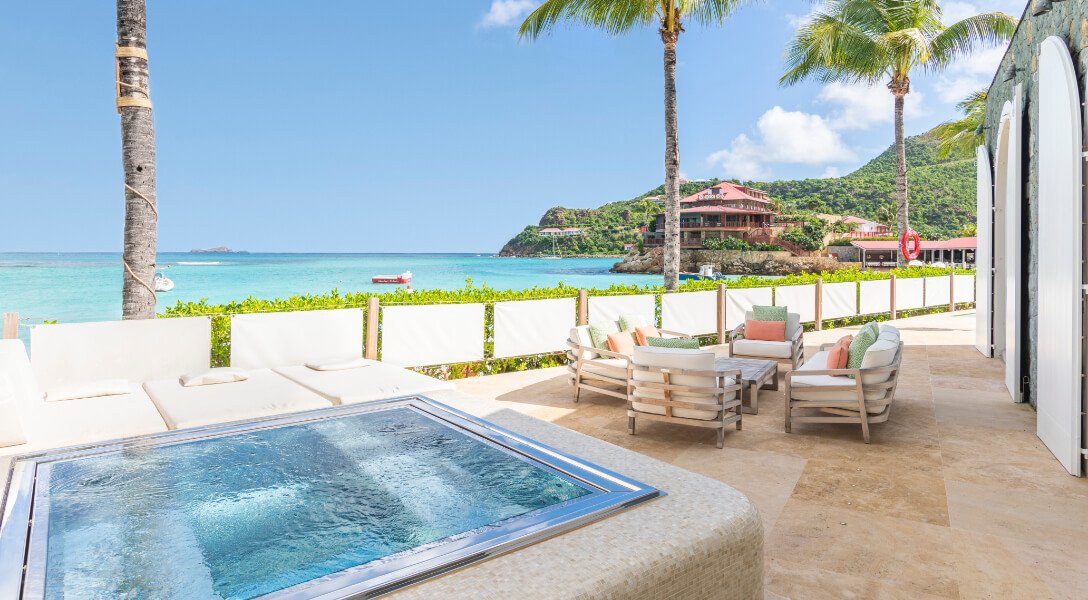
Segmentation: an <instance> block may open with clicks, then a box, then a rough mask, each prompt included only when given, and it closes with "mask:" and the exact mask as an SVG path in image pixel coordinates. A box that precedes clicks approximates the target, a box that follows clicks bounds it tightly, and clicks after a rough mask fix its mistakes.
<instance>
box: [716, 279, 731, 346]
mask: <svg viewBox="0 0 1088 600" xmlns="http://www.w3.org/2000/svg"><path fill="white" fill-rule="evenodd" d="M727 341H729V340H728V338H727V337H726V331H725V284H724V283H719V284H718V343H719V344H724V343H726V342H727Z"/></svg>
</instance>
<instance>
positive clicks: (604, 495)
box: [0, 395, 664, 600]
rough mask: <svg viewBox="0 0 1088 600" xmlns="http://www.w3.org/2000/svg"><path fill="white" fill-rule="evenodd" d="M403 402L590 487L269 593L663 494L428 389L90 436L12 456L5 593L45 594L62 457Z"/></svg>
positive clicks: (341, 581) (356, 585) (401, 578)
mask: <svg viewBox="0 0 1088 600" xmlns="http://www.w3.org/2000/svg"><path fill="white" fill-rule="evenodd" d="M401 407H404V408H410V409H413V410H415V411H417V412H418V413H420V414H422V415H425V416H427V417H429V418H431V419H434V420H436V421H440V422H442V423H444V424H446V425H447V426H449V427H452V428H455V429H459V430H462V431H464V432H467V433H468V434H470V435H472V436H473V437H475V438H477V439H479V440H481V441H484V442H486V443H488V444H490V445H492V446H494V447H497V448H499V449H501V450H504V451H506V452H508V453H510V454H513V455H516V456H519V457H520V458H521V459H522V460H526V461H529V462H532V463H535V464H537V465H538V466H541V467H543V468H545V469H547V470H549V471H551V472H554V473H557V474H559V475H561V476H563V477H564V478H569V479H571V480H574V481H577V482H580V483H581V484H583V487H587V488H589V489H590V490H591V491H590V493H589V494H587V495H585V496H582V497H580V498H576V499H574V500H570V501H568V502H564V503H561V504H558V505H555V506H552V507H547V508H544V509H541V510H538V511H534V512H532V513H529V514H528V515H523V516H522V517H515V518H513V519H509V520H507V521H504V522H502V523H500V524H498V525H496V526H493V527H489V528H484V530H483V531H480V532H478V533H475V534H472V535H468V536H465V537H460V538H458V537H456V536H455V537H454V538H453V539H447V541H443V542H439V543H437V544H435V545H432V546H430V547H428V548H426V549H423V550H409V551H407V552H405V553H401V554H398V555H394V556H393V557H388V558H386V559H383V560H381V561H375V563H370V564H369V565H359V566H356V567H352V568H349V569H346V570H344V571H340V572H337V573H332V574H329V575H326V576H324V577H321V578H318V579H314V580H311V581H308V582H304V583H301V584H298V585H295V586H292V587H289V588H285V589H282V590H279V591H276V592H273V593H271V594H268V595H266V596H263V597H262V598H266V599H275V600H280V599H315V598H320V599H322V600H332V599H334V598H337V599H339V598H371V597H375V596H379V595H382V594H386V593H389V592H392V591H395V590H398V589H401V588H403V587H406V586H408V585H413V584H415V583H419V582H421V581H425V580H427V579H429V578H432V577H436V576H439V575H442V574H445V573H447V572H449V571H451V570H454V569H458V568H461V567H464V566H467V565H470V564H472V563H475V562H478V561H481V560H485V559H487V558H490V557H493V556H496V555H499V554H502V553H505V552H510V551H512V550H516V549H518V548H521V547H524V546H527V545H530V544H533V543H536V542H539V541H541V540H543V539H546V538H549V537H552V536H555V535H558V534H560V533H563V532H566V531H569V530H571V529H575V528H577V527H581V526H583V525H585V524H587V523H589V522H592V521H595V520H598V519H601V518H604V517H606V516H609V515H612V514H615V513H617V512H620V511H623V510H626V509H628V508H630V507H632V506H635V505H637V504H640V503H642V502H645V501H647V500H650V499H653V498H656V497H658V496H662V495H664V494H663V492H661V491H659V490H657V489H655V488H653V487H651V486H648V485H646V484H643V483H640V482H638V481H635V480H633V479H630V478H628V477H625V476H623V475H620V474H618V473H615V472H613V471H610V470H608V469H605V468H603V467H600V466H598V465H595V464H593V463H590V462H587V461H584V460H581V459H579V458H577V457H574V456H572V455H570V454H567V453H565V452H562V451H559V450H557V449H555V448H551V447H549V446H546V445H544V444H541V443H539V442H536V441H533V440H531V439H529V438H526V437H524V436H521V435H519V434H516V433H514V432H512V431H510V430H507V429H504V428H502V427H499V426H498V425H495V424H493V423H490V422H488V421H486V420H484V419H481V418H478V417H475V416H473V415H470V414H468V413H465V412H463V411H460V410H457V409H455V408H453V407H451V406H448V405H445V404H443V403H441V402H437V401H435V400H433V399H431V398H428V397H426V396H420V395H414V396H404V397H399V398H391V399H388V400H380V401H375V402H368V403H363V404H356V405H348V406H335V407H330V408H321V409H316V410H310V411H305V412H300V413H292V414H289V415H280V416H274V417H263V418H258V419H249V420H246V421H237V422H234V423H227V424H219V425H209V426H205V427H197V428H192V429H185V430H178V431H169V432H164V433H157V434H151V435H145V436H139V437H134V438H127V439H124V440H114V441H108V442H102V443H96V444H84V445H79V446H71V447H67V448H61V449H55V450H48V451H43V452H36V453H29V454H24V455H21V456H17V457H15V458H14V459H13V461H12V463H11V467H10V473H9V475H10V477H9V483H8V486H7V488H6V490H5V494H4V497H3V521H2V524H0V597H2V598H22V599H25V600H38V599H40V598H43V597H44V594H45V565H46V542H47V535H48V527H44V526H43V527H34V522H35V521H37V522H38V523H41V524H43V525H44V524H46V523H48V507H49V502H48V478H49V474H50V472H51V468H52V464H54V463H56V462H60V461H66V460H73V459H78V458H87V457H91V456H96V455H101V454H110V453H115V452H120V451H125V450H133V449H139V448H152V447H159V446H167V445H174V444H181V443H186V442H192V441H197V440H202V439H209V438H218V437H224V436H229V435H232V434H237V433H242V432H251V431H260V430H264V429H272V428H277V427H285V426H290V425H299V424H303V423H307V422H312V421H321V420H327V419H335V418H340V417H345V416H349V415H355V414H362V413H367V412H376V411H382V410H389V409H393V408H401Z"/></svg>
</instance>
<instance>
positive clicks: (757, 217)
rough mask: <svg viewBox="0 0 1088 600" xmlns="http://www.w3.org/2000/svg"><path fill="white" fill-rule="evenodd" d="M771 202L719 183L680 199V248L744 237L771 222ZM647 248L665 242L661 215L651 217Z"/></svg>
mask: <svg viewBox="0 0 1088 600" xmlns="http://www.w3.org/2000/svg"><path fill="white" fill-rule="evenodd" d="M774 217H775V212H774V210H772V209H771V199H770V197H769V196H767V193H766V192H764V191H762V190H757V189H754V188H750V187H746V186H743V185H739V184H735V183H730V182H728V181H723V182H721V183H719V184H717V185H715V186H712V187H709V188H707V189H705V190H703V191H701V192H698V193H695V194H692V195H690V196H688V197H686V198H682V199H681V200H680V246H681V247H682V248H702V247H703V244H704V243H705V242H706V241H707V240H711V239H722V238H727V237H744V236H745V235H746V234H749V233H751V232H753V231H754V230H757V229H761V228H765V227H769V226H771V225H772V224H773V223H774ZM654 219H655V227H652V228H650V229H652V231H647V232H645V233H644V235H645V243H646V245H647V246H660V245H662V244H664V243H665V213H660V214H658V215H656V216H655V217H654Z"/></svg>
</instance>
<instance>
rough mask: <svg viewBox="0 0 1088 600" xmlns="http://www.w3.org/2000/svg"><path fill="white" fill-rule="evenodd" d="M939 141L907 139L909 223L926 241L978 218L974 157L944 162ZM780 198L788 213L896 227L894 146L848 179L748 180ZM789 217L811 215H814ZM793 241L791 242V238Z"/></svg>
mask: <svg viewBox="0 0 1088 600" xmlns="http://www.w3.org/2000/svg"><path fill="white" fill-rule="evenodd" d="M938 144H939V142H938V140H937V138H936V137H935V136H934V135H933V134H932V132H930V133H926V134H923V135H920V136H912V137H908V138H907V139H906V152H907V165H908V167H909V168H910V174H909V177H910V222H911V227H913V228H914V229H915V230H916V231H918V233H919V235H921V236H922V237H923V238H924V239H947V238H951V237H956V236H958V235H959V233H960V231H961V229H962V228H963V227H964V226H965V225H967V224H969V223H973V222H974V221H975V205H976V200H975V163H974V160H973V159H971V160H954V161H946V160H942V159H941V158H940V157H939V156H938ZM746 185H750V186H752V187H756V188H759V189H762V190H765V191H766V192H767V193H768V194H770V195H771V196H773V197H775V198H777V199H778V200H779V201H780V202H781V203H782V204H783V208H784V209H785V210H786V211H787V212H793V213H797V212H798V211H807V210H809V207H810V206H812V205H813V204H820V205H822V206H823V208H821V209H820V211H821V212H826V213H831V214H835V215H856V216H859V217H863V218H866V219H871V220H873V221H877V222H879V223H885V224H888V225H891V226H892V227H894V226H895V148H894V147H889V148H888V149H887V150H886V151H884V152H883V153H882V154H880V156H877V157H876V158H874V159H873V160H871V161H869V162H868V163H867V164H865V165H864V166H862V167H861V168H860V169H858V170H856V171H854V172H853V173H850V174H849V175H846V176H844V177H837V178H828V179H801V180H794V181H771V182H755V181H753V182H747V183H746ZM785 217H798V218H802V219H809V218H812V217H813V215H811V214H789V215H783V217H780V219H781V218H785ZM791 241H792V240H791Z"/></svg>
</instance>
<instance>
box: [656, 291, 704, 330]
mask: <svg viewBox="0 0 1088 600" xmlns="http://www.w3.org/2000/svg"><path fill="white" fill-rule="evenodd" d="M661 328H662V329H668V330H669V331H679V332H680V333H686V334H688V335H702V334H705V333H715V332H717V331H718V292H683V293H675V294H665V295H663V296H661Z"/></svg>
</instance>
